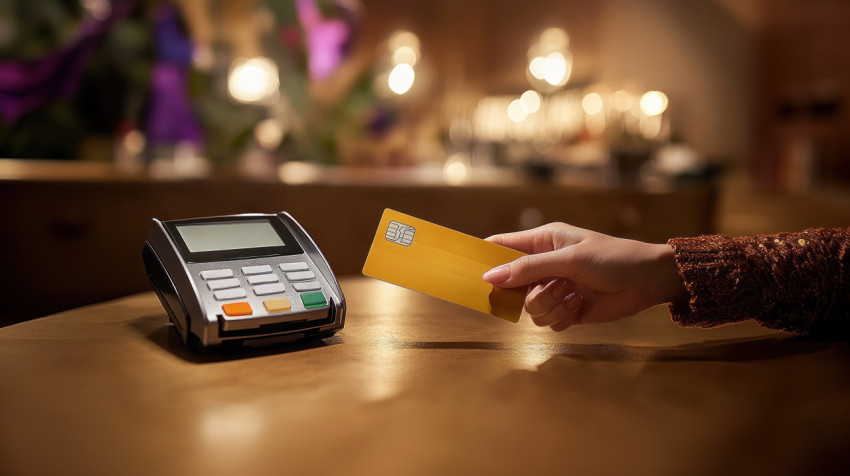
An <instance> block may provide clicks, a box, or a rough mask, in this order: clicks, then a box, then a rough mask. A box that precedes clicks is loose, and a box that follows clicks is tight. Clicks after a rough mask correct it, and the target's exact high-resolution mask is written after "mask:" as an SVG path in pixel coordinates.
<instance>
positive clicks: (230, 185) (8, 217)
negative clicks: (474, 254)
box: [0, 0, 850, 323]
mask: <svg viewBox="0 0 850 476" xmlns="http://www.w3.org/2000/svg"><path fill="white" fill-rule="evenodd" d="M848 27H850V3H848V2H846V1H842V0H811V1H802V0H690V1H687V2H683V1H679V0H643V1H640V2H635V1H630V0H598V1H590V0H528V1H525V2H516V1H509V0H465V1H452V0H392V1H391V0H174V1H163V0H111V1H110V0H40V1H38V2H28V1H24V0H0V157H2V158H3V159H2V160H0V200H1V201H2V203H3V205H2V220H3V222H4V225H3V226H4V233H3V234H2V235H3V236H2V237H0V246H2V247H3V249H4V250H5V253H7V254H9V255H10V256H9V257H8V259H5V260H4V264H3V265H2V266H3V273H2V274H3V278H0V279H2V280H3V281H5V282H4V283H3V285H2V286H0V288H2V293H3V294H2V295H0V300H2V301H4V302H8V303H10V304H9V305H8V306H7V309H6V310H5V311H4V313H5V314H4V316H0V323H2V322H6V323H9V322H16V321H18V320H22V319H27V318H31V317H36V316H38V315H44V314H45V313H49V312H55V311H57V310H61V309H67V308H69V307H73V306H77V305H81V304H86V303H90V302H96V301H98V300H102V299H107V298H111V297H115V296H119V295H123V294H127V293H131V292H138V291H144V290H145V289H147V283H146V279H145V276H144V271H143V270H142V267H141V259H139V256H138V255H139V252H140V250H141V247H142V245H143V242H144V238H145V230H146V228H147V224H148V222H149V221H150V218H152V217H157V218H162V219H171V218H187V217H192V216H208V215H218V214H227V213H240V212H274V211H278V210H288V211H290V212H291V213H292V214H293V215H294V216H295V217H296V218H297V219H299V221H301V222H302V224H303V225H304V226H305V227H306V228H307V230H308V231H309V232H310V233H311V234H313V235H314V238H315V239H316V241H317V242H318V244H319V245H320V247H322V249H323V250H324V251H325V254H326V255H327V256H328V258H329V260H330V262H331V264H332V266H333V267H334V269H335V270H336V272H337V273H338V274H356V273H359V269H360V266H362V262H363V259H364V258H365V255H366V252H367V251H368V244H369V242H370V241H371V237H372V234H373V233H374V227H375V226H376V224H377V221H378V217H379V215H380V211H381V210H382V209H383V208H384V207H392V208H397V209H399V210H401V211H404V212H407V213H410V214H414V215H418V216H421V217H422V218H425V219H428V220H432V221H435V222H438V223H440V224H443V225H445V226H450V227H453V228H457V229H459V230H461V231H465V232H467V233H470V234H474V235H476V236H482V237H483V236H486V235H489V234H492V233H498V232H504V231H511V230H516V229H521V228H529V227H533V226H537V225H540V224H542V223H545V222H549V221H568V222H571V223H574V224H576V225H579V226H584V227H588V228H593V229H595V230H598V231H602V232H606V233H610V234H615V235H618V236H626V237H632V238H636V239H642V240H647V241H663V240H666V239H667V238H669V237H672V236H682V235H693V234H701V233H716V232H721V233H729V234H755V233H766V232H775V231H792V230H796V229H802V228H805V227H810V226H847V225H848V224H850V138H848V137H850V136H848V134H847V133H846V132H847V130H848V126H850V113H848V109H847V100H848V94H850V91H849V90H850V61H848V59H850V28H848ZM60 270H61V271H60ZM68 270H72V271H71V273H72V274H71V276H72V278H71V279H69V275H68V274H67V272H68Z"/></svg>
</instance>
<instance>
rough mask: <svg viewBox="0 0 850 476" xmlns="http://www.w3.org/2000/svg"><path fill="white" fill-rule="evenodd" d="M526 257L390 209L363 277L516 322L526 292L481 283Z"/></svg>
mask: <svg viewBox="0 0 850 476" xmlns="http://www.w3.org/2000/svg"><path fill="white" fill-rule="evenodd" d="M522 255H523V253H521V252H519V251H515V250H512V249H510V248H505V247H504V246H501V245H497V244H495V243H491V242H489V241H484V240H482V239H480V238H476V237H474V236H470V235H466V234H463V233H460V232H458V231H455V230H451V229H449V228H445V227H442V226H439V225H435V224H433V223H430V222H427V221H425V220H420V219H419V218H415V217H412V216H410V215H405V214H404V213H399V212H397V211H395V210H390V209H386V210H384V214H383V216H382V217H381V223H380V224H379V225H378V231H377V232H375V239H374V240H372V247H371V248H370V249H369V256H367V257H366V264H365V265H363V274H365V275H366V276H370V277H372V278H377V279H380V280H382V281H386V282H388V283H392V284H396V285H398V286H403V287H405V288H408V289H412V290H414V291H419V292H421V293H425V294H429V295H431V296H434V297H437V298H440V299H444V300H446V301H449V302H453V303H455V304H460V305H461V306H466V307H468V308H470V309H475V310H476V311H481V312H486V313H487V314H490V315H493V316H496V317H499V318H502V319H505V320H507V321H511V322H517V321H519V317H520V314H521V313H522V307H523V302H524V301H525V288H524V287H523V288H516V289H502V288H497V287H494V286H493V285H491V284H489V283H486V282H485V281H484V280H483V279H481V275H483V274H484V273H485V272H486V271H488V270H489V269H491V268H494V267H496V266H499V265H500V264H505V263H508V262H510V261H513V260H515V259H517V258H519V257H520V256H522Z"/></svg>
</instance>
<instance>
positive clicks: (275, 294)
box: [200, 261, 327, 316]
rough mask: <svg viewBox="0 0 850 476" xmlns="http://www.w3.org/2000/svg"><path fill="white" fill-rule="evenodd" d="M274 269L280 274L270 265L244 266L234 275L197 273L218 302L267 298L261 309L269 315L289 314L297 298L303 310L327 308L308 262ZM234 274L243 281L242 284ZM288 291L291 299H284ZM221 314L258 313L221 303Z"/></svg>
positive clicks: (245, 304) (246, 306) (247, 306)
mask: <svg viewBox="0 0 850 476" xmlns="http://www.w3.org/2000/svg"><path fill="white" fill-rule="evenodd" d="M277 268H278V269H279V270H280V273H276V272H275V269H274V268H272V266H270V265H259V266H243V267H241V268H239V269H238V271H237V272H234V270H233V269H214V270H205V271H201V272H200V277H201V279H202V280H204V282H205V283H206V285H207V287H208V288H209V290H210V291H212V292H213V297H214V298H215V299H216V300H217V301H234V300H236V299H244V298H246V297H247V295H248V293H249V292H250V293H252V294H254V295H256V296H263V297H265V296H268V297H267V298H266V299H264V300H263V307H264V308H265V310H266V311H267V312H268V313H269V314H276V313H281V312H290V311H292V302H291V301H290V299H291V298H292V297H295V298H297V299H298V300H299V301H300V302H301V305H302V306H303V307H304V309H310V308H316V307H322V306H326V305H327V298H326V297H325V295H324V294H323V293H322V285H321V283H319V281H318V280H317V279H316V274H315V273H314V272H313V271H311V270H310V265H309V264H308V263H307V262H305V261H295V262H288V263H280V264H279V265H278V266H277ZM237 274H241V275H242V277H244V280H245V282H244V284H243V282H242V281H240V278H238V277H237ZM288 287H291V289H292V291H291V293H290V295H289V296H283V295H285V294H286V292H287V288H288ZM222 312H223V313H224V314H225V315H227V316H250V315H253V314H256V313H257V310H256V309H252V308H251V305H250V304H249V303H248V302H244V301H243V302H223V303H222Z"/></svg>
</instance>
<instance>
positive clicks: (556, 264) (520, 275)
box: [482, 246, 580, 288]
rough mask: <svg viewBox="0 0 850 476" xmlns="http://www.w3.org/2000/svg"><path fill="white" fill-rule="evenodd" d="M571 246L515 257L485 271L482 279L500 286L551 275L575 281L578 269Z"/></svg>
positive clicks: (516, 284) (513, 286)
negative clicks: (575, 265)
mask: <svg viewBox="0 0 850 476" xmlns="http://www.w3.org/2000/svg"><path fill="white" fill-rule="evenodd" d="M573 248H574V247H572V246H568V247H566V248H562V249H560V250H555V251H550V252H548V253H538V254H533V255H526V256H523V257H521V258H517V259H515V260H514V261H511V262H510V263H507V264H503V265H501V266H497V267H495V268H493V269H491V270H490V271H487V272H486V273H484V275H483V276H482V279H483V280H484V281H487V282H488V283H490V284H492V285H494V286H498V287H500V288H516V287H520V286H525V285H527V284H531V283H534V282H536V281H540V280H542V279H544V278H552V277H565V278H567V279H571V280H573V281H575V277H577V276H578V271H580V270H577V269H576V268H575V267H574V262H575V250H574V249H573Z"/></svg>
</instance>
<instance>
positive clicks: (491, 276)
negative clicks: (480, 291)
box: [481, 264, 511, 283]
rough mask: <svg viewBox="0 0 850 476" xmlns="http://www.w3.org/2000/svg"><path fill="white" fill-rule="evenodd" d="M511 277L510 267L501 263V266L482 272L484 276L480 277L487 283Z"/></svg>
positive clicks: (498, 281) (499, 281)
mask: <svg viewBox="0 0 850 476" xmlns="http://www.w3.org/2000/svg"><path fill="white" fill-rule="evenodd" d="M510 277H511V267H510V266H508V265H506V264H503V265H501V266H496V267H495V268H493V269H491V270H490V271H487V272H486V273H484V276H482V277H481V278H482V279H484V281H487V282H488V283H501V282H502V281H504V280H506V279H508V278H510Z"/></svg>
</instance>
